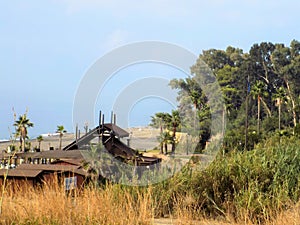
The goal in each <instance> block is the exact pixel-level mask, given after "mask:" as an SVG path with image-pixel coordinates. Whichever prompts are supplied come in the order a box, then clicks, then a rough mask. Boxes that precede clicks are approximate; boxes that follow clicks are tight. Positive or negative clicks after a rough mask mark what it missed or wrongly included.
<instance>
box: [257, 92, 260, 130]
mask: <svg viewBox="0 0 300 225" xmlns="http://www.w3.org/2000/svg"><path fill="white" fill-rule="evenodd" d="M259 131H260V96H258V97H257V134H259Z"/></svg>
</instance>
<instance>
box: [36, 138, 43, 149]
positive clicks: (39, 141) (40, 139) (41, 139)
mask: <svg viewBox="0 0 300 225" xmlns="http://www.w3.org/2000/svg"><path fill="white" fill-rule="evenodd" d="M36 140H37V141H38V143H39V149H41V142H42V141H43V140H44V138H43V136H42V135H39V136H38V137H37V138H36Z"/></svg>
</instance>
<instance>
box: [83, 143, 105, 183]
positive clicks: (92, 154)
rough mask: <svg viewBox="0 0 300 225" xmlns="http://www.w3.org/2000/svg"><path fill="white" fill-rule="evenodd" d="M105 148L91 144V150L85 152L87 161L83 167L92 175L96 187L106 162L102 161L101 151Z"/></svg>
mask: <svg viewBox="0 0 300 225" xmlns="http://www.w3.org/2000/svg"><path fill="white" fill-rule="evenodd" d="M102 149H103V146H100V145H98V146H91V150H90V151H85V152H84V153H83V154H84V155H83V156H84V158H85V161H84V162H83V168H84V169H85V170H86V171H87V172H88V174H89V175H90V176H91V179H92V182H93V185H94V186H95V187H96V186H97V182H98V180H99V176H100V174H101V172H102V171H101V170H102V167H101V166H102V165H103V164H104V162H101V157H100V151H101V150H102Z"/></svg>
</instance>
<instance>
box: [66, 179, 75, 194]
mask: <svg viewBox="0 0 300 225" xmlns="http://www.w3.org/2000/svg"><path fill="white" fill-rule="evenodd" d="M76 187H77V177H76V176H75V177H67V178H65V190H66V191H69V190H73V189H75V188H76Z"/></svg>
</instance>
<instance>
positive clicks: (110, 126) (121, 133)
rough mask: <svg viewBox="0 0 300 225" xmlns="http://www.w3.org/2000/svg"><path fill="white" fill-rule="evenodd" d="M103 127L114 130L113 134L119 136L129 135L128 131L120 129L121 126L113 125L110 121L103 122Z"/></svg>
mask: <svg viewBox="0 0 300 225" xmlns="http://www.w3.org/2000/svg"><path fill="white" fill-rule="evenodd" d="M104 127H105V128H107V129H109V130H112V131H114V132H115V134H116V135H117V136H118V137H120V138H123V137H128V136H129V133H128V132H127V131H126V130H124V129H122V128H121V127H119V126H117V125H115V124H112V123H105V124H104Z"/></svg>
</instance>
